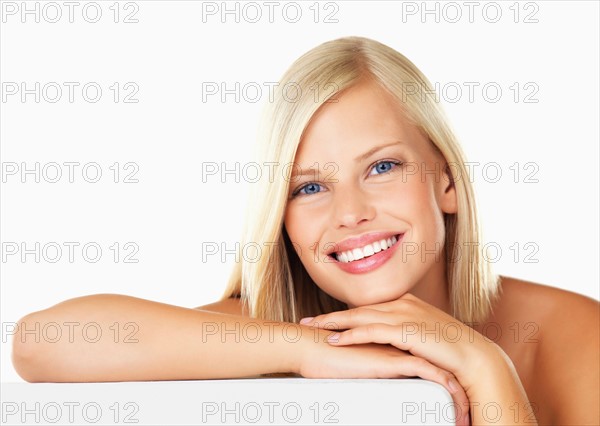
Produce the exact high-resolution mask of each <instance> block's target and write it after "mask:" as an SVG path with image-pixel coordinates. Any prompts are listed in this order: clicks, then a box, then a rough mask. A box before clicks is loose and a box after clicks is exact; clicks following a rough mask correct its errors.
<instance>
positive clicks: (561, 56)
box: [0, 1, 600, 381]
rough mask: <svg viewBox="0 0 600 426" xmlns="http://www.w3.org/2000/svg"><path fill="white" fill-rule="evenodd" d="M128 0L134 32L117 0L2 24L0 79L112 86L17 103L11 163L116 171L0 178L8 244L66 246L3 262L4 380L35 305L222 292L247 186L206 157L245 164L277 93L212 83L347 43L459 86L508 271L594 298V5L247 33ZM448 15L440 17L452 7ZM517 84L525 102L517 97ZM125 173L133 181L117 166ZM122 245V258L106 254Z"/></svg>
mask: <svg viewBox="0 0 600 426" xmlns="http://www.w3.org/2000/svg"><path fill="white" fill-rule="evenodd" d="M9 3H10V2H2V4H3V5H6V4H9ZM13 3H15V4H16V5H17V6H19V7H20V5H21V4H24V3H21V2H13ZM26 3H27V4H28V5H29V7H31V8H33V7H34V6H35V4H40V5H41V6H40V7H42V6H43V5H44V4H45V3H40V2H26ZM131 3H132V4H135V5H137V6H138V10H137V12H136V14H135V18H136V19H138V21H139V22H138V23H135V24H125V23H122V21H123V19H124V18H125V16H126V15H128V14H129V13H131V12H133V11H134V9H132V8H128V9H127V10H125V9H120V11H121V14H120V15H119V23H114V22H113V21H114V19H113V18H114V15H113V12H112V10H110V9H109V7H110V6H111V5H112V4H113V2H100V3H98V4H100V5H101V7H102V10H103V15H102V19H101V20H100V21H99V22H97V23H95V24H91V23H87V22H86V21H85V20H84V19H82V14H81V11H82V8H83V3H81V6H79V7H78V8H77V9H76V12H77V13H76V14H75V15H74V22H73V23H69V22H68V20H67V18H68V13H67V12H68V11H67V9H63V11H64V17H63V20H61V21H60V22H57V23H55V24H52V23H48V22H46V21H44V20H43V19H42V21H41V22H40V23H39V24H37V23H35V22H34V21H33V17H32V16H31V15H27V22H26V23H21V22H20V19H21V18H20V15H18V14H17V15H5V14H3V18H6V20H5V22H0V80H1V81H2V82H26V83H27V84H28V85H29V86H32V85H33V84H34V82H36V81H37V82H40V83H41V84H42V85H44V84H47V83H48V82H59V83H61V82H78V83H79V84H80V86H79V87H80V88H81V87H82V86H83V85H84V84H86V83H88V82H97V83H98V84H99V85H100V86H101V87H102V88H103V97H102V98H101V99H100V101H99V102H97V103H89V102H85V101H84V100H83V99H82V97H81V92H76V93H77V94H78V95H77V96H76V97H75V100H74V102H73V103H70V102H68V100H66V94H65V97H64V98H63V99H62V100H61V101H59V102H56V103H49V102H45V101H41V102H40V103H35V102H33V101H29V102H26V103H22V102H20V101H19V100H18V99H19V98H18V96H17V97H16V99H17V101H14V100H13V99H15V98H14V97H11V98H10V99H11V100H8V101H7V102H2V103H0V143H1V146H0V155H1V159H2V162H3V163H6V162H14V163H17V164H20V163H21V162H25V163H27V164H28V165H33V164H34V163H35V162H40V163H41V164H47V163H49V162H57V163H59V164H63V163H64V162H78V163H80V164H81V165H83V164H86V163H90V162H95V163H98V164H99V165H100V166H101V170H102V172H103V175H102V179H101V180H100V181H99V182H98V183H96V184H92V183H87V182H86V181H85V180H84V179H82V175H81V166H79V168H78V169H77V171H78V173H77V174H76V175H75V182H74V183H69V181H68V180H67V172H68V169H66V168H64V169H63V173H64V176H63V178H62V180H60V181H59V182H57V183H49V182H47V181H43V180H42V181H41V182H40V183H35V182H32V181H31V176H29V180H28V183H21V182H20V180H19V176H18V175H17V176H8V177H7V181H6V183H0V185H1V190H0V201H1V206H0V214H1V218H0V234H1V235H0V239H1V240H2V242H4V243H7V242H8V243H10V242H14V243H21V242H24V243H26V244H27V246H28V247H30V248H31V247H33V246H34V244H35V242H39V243H40V245H41V247H43V246H44V245H47V247H48V248H51V246H50V245H48V244H51V243H56V244H57V245H59V246H62V248H63V250H64V253H63V256H62V258H61V259H60V260H59V261H57V262H56V263H50V262H48V261H47V260H46V258H47V257H50V256H53V253H52V252H49V253H46V254H47V256H46V258H42V259H41V260H40V262H39V263H36V262H35V261H34V259H33V256H31V255H29V256H28V257H27V258H26V262H21V260H20V259H19V256H18V255H17V256H11V257H9V258H8V259H7V260H6V262H4V261H3V262H2V263H1V264H0V287H1V288H0V308H1V314H0V316H1V321H2V325H3V328H2V340H1V342H0V346H1V349H0V365H1V367H0V368H1V370H0V373H1V377H2V380H4V381H19V380H20V378H19V377H18V376H17V374H16V372H15V371H14V369H13V368H12V365H11V363H10V361H9V360H10V344H8V343H7V342H8V341H9V339H10V336H7V334H6V328H5V327H4V326H5V325H6V326H10V324H11V323H13V322H16V321H18V319H19V318H21V317H22V316H23V315H25V314H27V313H29V312H33V311H36V310H40V309H43V308H46V307H48V306H51V305H53V304H56V303H58V302H60V301H62V300H65V299H68V298H72V297H77V296H81V295H85V294H94V293H122V294H129V295H132V296H137V297H142V298H146V299H151V300H157V301H161V302H165V303H171V304H175V305H181V306H186V307H195V306H199V305H202V304H207V303H210V302H212V301H215V300H216V299H217V298H218V297H219V296H220V295H221V293H222V291H223V289H224V286H225V281H226V279H227V277H228V275H229V272H230V270H231V267H232V265H233V257H232V256H231V255H230V256H228V257H227V258H226V259H225V262H221V260H220V258H218V257H210V258H209V259H208V261H207V262H202V243H203V242H216V243H218V244H221V243H223V244H225V245H226V248H228V249H232V248H233V247H234V244H235V242H236V241H237V240H238V238H239V236H240V232H241V229H242V216H243V202H244V200H245V197H246V194H247V190H248V188H249V185H250V184H249V183H246V182H244V181H243V180H240V181H239V182H235V181H234V180H232V176H229V180H228V181H227V182H226V183H222V182H220V181H218V180H209V181H207V182H206V183H203V182H202V178H201V163H202V162H208V161H212V162H216V163H219V164H220V163H221V162H225V163H226V164H227V165H228V167H230V168H231V167H233V165H234V163H235V162H239V163H240V164H241V165H243V164H244V162H247V161H250V160H249V156H250V153H251V149H252V146H253V145H254V143H255V133H256V126H257V124H258V117H259V112H260V109H261V108H262V106H263V105H264V103H265V102H266V95H265V96H263V98H262V99H261V100H260V101H259V102H256V103H252V102H248V101H246V100H245V99H240V102H239V103H237V102H235V101H234V100H233V98H232V97H231V96H230V97H229V98H228V100H227V102H226V103H221V102H220V100H219V98H218V97H211V98H208V99H207V102H205V103H203V102H202V90H201V89H202V83H203V82H205V83H206V82H217V83H220V82H225V83H226V84H227V85H228V86H229V87H232V86H234V85H235V83H236V82H239V83H240V85H241V86H243V85H244V84H247V83H252V82H255V83H258V84H259V85H260V86H263V85H264V83H265V82H275V81H277V80H278V79H279V77H280V76H281V74H282V73H283V72H284V70H285V69H286V68H287V67H289V65H290V64H291V63H292V61H293V60H295V59H296V58H297V57H298V56H300V55H301V54H303V53H304V52H306V51H307V50H309V49H310V48H312V47H315V46H316V45H317V44H319V43H322V42H324V41H327V40H331V39H333V38H337V37H341V36H346V35H362V36H367V37H371V38H373V39H376V40H379V41H381V42H384V43H386V44H388V45H390V46H392V47H393V48H395V49H397V50H398V51H400V52H402V53H403V54H405V55H406V56H407V57H408V58H410V59H411V60H412V61H413V62H414V63H415V64H416V65H417V66H418V67H420V68H421V70H422V71H423V72H424V73H425V75H426V76H427V77H428V78H429V79H430V80H431V81H432V82H434V83H435V82H438V83H439V84H440V87H442V88H444V87H447V88H448V89H450V88H452V87H453V86H454V85H455V84H458V86H459V87H462V88H464V89H465V93H464V94H463V97H462V98H461V99H460V100H459V101H457V102H448V101H447V100H446V99H443V104H444V107H445V109H446V111H447V112H448V115H449V117H450V120H451V122H452V124H453V126H454V128H455V129H456V132H457V134H458V135H459V137H460V139H461V142H462V145H463V147H464V150H465V152H466V154H467V156H468V160H469V161H474V162H479V163H480V164H485V163H487V162H490V161H495V162H497V163H498V164H499V165H500V166H501V169H502V172H503V175H502V179H501V180H500V181H499V182H497V183H492V182H490V181H486V179H484V178H483V176H482V174H481V170H482V167H479V168H477V169H476V171H477V172H479V173H477V174H476V175H475V185H476V190H477V191H478V197H479V201H480V213H481V216H482V219H483V226H484V232H485V237H486V240H487V241H489V242H493V243H496V244H497V245H498V246H499V247H500V248H501V250H502V255H501V257H500V259H499V260H498V261H497V262H496V263H495V267H496V270H497V271H498V272H500V273H502V274H505V275H509V276H515V277H519V278H523V279H528V280H532V281H535V282H540V283H544V284H549V285H553V286H557V287H561V288H565V289H568V290H572V291H576V292H579V293H582V294H586V295H588V296H590V297H593V298H596V299H598V297H599V289H598V283H599V282H600V279H599V274H598V258H599V257H600V256H599V253H598V223H599V221H598V194H599V192H600V191H599V188H598V181H599V178H598V170H599V167H598V158H599V152H598V147H599V145H598V140H599V134H598V117H599V116H600V112H599V111H598V105H599V100H598V82H599V78H598V64H599V60H598V55H599V53H598V52H599V51H600V48H599V46H598V43H599V42H598V40H599V39H600V37H599V34H598V14H599V4H598V2H594V1H582V2H566V1H543V2H528V3H527V4H529V5H530V6H528V9H527V10H525V9H524V8H525V3H520V7H522V8H521V9H519V10H520V15H519V16H518V19H517V21H518V22H516V23H515V22H514V20H515V19H514V18H515V15H514V10H511V9H509V7H511V5H513V3H514V2H498V3H497V4H498V5H499V6H500V7H501V10H502V17H501V19H500V20H499V21H498V22H496V23H490V22H487V21H486V19H484V17H483V15H482V14H481V11H482V10H483V7H484V3H486V2H479V3H480V6H479V7H478V8H477V9H476V12H477V13H476V14H475V15H474V22H473V23H470V22H469V21H468V13H467V10H466V9H464V8H463V16H464V17H463V19H462V20H461V21H459V22H457V23H450V22H444V21H441V22H439V23H436V22H435V20H434V19H435V16H429V17H427V16H426V18H427V19H426V22H421V16H420V15H406V14H404V15H403V10H402V5H403V4H410V3H411V2H393V1H386V2H368V3H367V2H361V1H351V2H336V4H337V5H338V10H337V12H336V14H335V19H337V20H338V23H325V22H323V21H324V15H325V12H328V13H330V12H331V11H332V10H333V9H328V10H327V11H326V10H325V9H324V7H325V6H324V3H323V4H322V6H323V9H320V11H321V15H320V17H319V20H318V21H319V22H317V23H314V22H313V20H312V15H311V14H312V13H313V12H312V11H311V10H309V9H308V7H309V6H310V5H312V4H313V3H312V2H303V3H301V7H302V8H303V9H302V10H303V12H304V14H303V18H302V19H301V20H300V21H299V22H297V23H290V22H287V21H286V20H285V19H283V18H282V15H280V14H279V15H275V22H274V23H269V22H268V20H267V19H263V20H262V21H260V22H257V23H250V22H247V21H243V20H242V21H241V22H239V23H236V22H234V21H233V20H232V18H231V17H230V18H228V22H226V23H222V22H221V20H220V18H216V19H214V17H212V16H208V17H207V19H206V20H205V21H206V22H203V19H202V17H203V15H202V3H200V2H197V3H195V2H190V1H177V2H166V1H165V2H163V1H138V2H131ZM331 3H332V2H331ZM57 4H59V5H62V2H58V3H57ZM204 4H208V3H204ZM216 4H217V5H219V4H221V2H216ZM228 4H230V5H231V4H234V2H228ZM260 4H261V5H262V3H260ZM299 4H300V3H299ZM413 4H416V5H417V6H419V5H420V4H421V2H413ZM427 4H429V5H431V4H434V6H433V7H435V2H427ZM455 4H458V5H464V2H456V3H455ZM490 4H491V3H490ZM438 5H442V6H438V7H441V8H442V9H440V10H443V5H444V4H443V3H439V4H438ZM531 5H533V6H531ZM121 6H122V7H123V8H124V7H125V4H124V3H121ZM240 7H241V6H240ZM282 7H283V6H282ZM430 7H431V6H430ZM461 7H462V6H461ZM531 7H537V8H538V9H537V12H535V14H534V18H535V19H537V20H538V22H537V23H525V22H524V21H525V18H526V16H530V17H531V15H530V14H531V13H532V12H533V11H534V9H531ZM278 10H281V9H278ZM46 12H47V13H50V12H51V11H50V10H46ZM88 12H89V13H91V11H88ZM450 12H451V10H449V9H447V8H446V12H444V13H445V16H447V17H451V15H449V13H450ZM290 13H291V12H290ZM490 13H491V12H490ZM52 16H53V15H52ZM404 18H406V19H404ZM114 82H118V83H119V85H120V87H121V92H120V96H121V97H122V96H123V95H124V94H128V93H131V90H125V87H124V85H125V84H126V83H128V82H134V83H135V84H137V85H138V87H139V91H138V92H137V94H136V95H135V96H134V98H135V99H138V100H139V102H138V103H123V102H117V103H115V102H113V100H112V95H113V92H112V91H111V90H110V89H109V86H111V85H112V84H113V83H114ZM468 82H476V83H478V84H479V86H478V87H480V88H481V87H482V86H483V85H485V84H487V83H490V82H491V83H495V84H498V85H500V87H501V88H502V89H503V96H502V97H501V99H500V100H499V101H498V102H496V103H492V102H488V101H486V100H485V99H484V98H483V95H482V92H481V91H476V92H475V96H474V99H473V102H469V100H468V96H467V93H466V87H467V86H466V85H465V83H468ZM514 82H517V83H518V87H520V92H519V93H520V94H519V98H518V99H517V100H518V102H514V99H513V96H514V92H513V91H511V89H510V88H509V87H510V86H511V85H512V84H514ZM531 82H533V83H535V84H536V85H537V87H538V88H539V90H538V92H537V93H536V94H535V95H534V96H533V99H536V100H538V101H539V102H537V103H526V102H524V100H525V96H526V95H528V94H531V92H532V91H531V90H526V88H525V84H527V83H531ZM449 96H452V95H451V94H449ZM30 99H31V96H30ZM121 100H122V98H121ZM115 162H118V163H119V168H120V171H121V173H120V176H119V183H114V182H113V177H114V174H113V173H114V172H113V170H111V169H109V167H110V166H111V165H112V164H114V163H115ZM128 162H132V163H135V164H137V165H138V166H139V170H138V171H137V173H136V174H135V178H137V179H138V180H139V182H138V183H129V184H126V183H122V181H123V179H124V177H125V176H126V175H127V174H128V173H129V172H131V171H133V169H131V168H125V167H124V165H125V164H126V163H128ZM529 162H534V163H536V165H537V166H538V168H539V169H538V171H537V172H536V173H535V176H534V178H536V179H538V182H537V183H524V177H525V176H526V174H527V173H529V172H532V171H534V169H531V168H525V164H526V163H529ZM514 163H519V165H518V168H519V170H520V175H519V178H518V179H517V182H516V183H515V182H514V180H515V179H514V178H515V176H514V170H511V169H510V168H509V167H510V166H511V165H513V164H514ZM69 242H75V243H78V244H79V246H78V247H79V248H78V250H77V251H75V254H74V259H73V262H70V261H69V259H68V252H67V247H66V246H65V245H64V244H65V243H69ZM89 242H93V243H97V244H98V245H99V246H100V247H101V249H102V256H101V258H100V259H99V261H98V262H96V263H91V262H89V261H86V260H85V259H84V258H83V255H82V253H81V247H82V246H83V245H85V244H86V243H89ZM115 242H117V243H118V247H119V249H120V250H119V255H118V257H117V258H116V261H115V258H114V256H115V251H114V248H113V250H111V249H110V247H111V246H112V247H115V246H114V243H115ZM127 243H133V244H135V245H137V247H138V248H139V251H138V252H137V253H136V254H135V255H133V257H132V259H133V260H138V262H137V263H125V260H126V259H125V256H126V255H128V254H132V253H133V249H134V248H135V247H136V246H128V247H126V246H125V244H127ZM528 243H530V245H529V246H527V244H528ZM531 243H533V245H531ZM515 244H516V245H515ZM511 247H513V248H512V249H511ZM517 249H518V252H517ZM89 254H90V255H93V251H90V253H89ZM490 255H493V252H490ZM527 256H532V257H529V258H528V257H527ZM528 260H534V261H537V262H529V261H528Z"/></svg>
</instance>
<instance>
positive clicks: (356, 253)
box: [333, 235, 398, 263]
mask: <svg viewBox="0 0 600 426" xmlns="http://www.w3.org/2000/svg"><path fill="white" fill-rule="evenodd" d="M396 241H398V238H397V236H396V235H392V236H391V237H390V238H387V239H385V238H384V239H382V240H379V241H375V242H373V243H371V244H367V245H365V246H363V247H357V248H355V249H352V250H347V251H339V252H336V253H333V256H334V257H335V259H336V260H337V261H339V262H343V263H349V262H353V261H355V260H360V259H362V258H365V257H369V256H372V255H374V254H375V253H379V252H380V251H382V250H387V249H388V248H390V247H391V246H393V245H394V244H396Z"/></svg>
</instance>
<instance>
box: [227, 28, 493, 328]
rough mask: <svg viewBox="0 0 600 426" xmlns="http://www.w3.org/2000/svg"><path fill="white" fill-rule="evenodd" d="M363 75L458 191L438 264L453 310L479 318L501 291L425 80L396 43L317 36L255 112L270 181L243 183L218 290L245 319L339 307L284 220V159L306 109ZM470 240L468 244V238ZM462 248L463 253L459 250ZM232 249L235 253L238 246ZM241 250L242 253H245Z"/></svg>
mask: <svg viewBox="0 0 600 426" xmlns="http://www.w3.org/2000/svg"><path fill="white" fill-rule="evenodd" d="M365 78H369V79H372V80H373V81H375V82H376V83H378V84H379V85H380V86H381V87H382V88H384V89H385V90H387V91H388V92H389V93H390V94H392V96H394V97H395V98H396V99H397V100H398V102H399V104H400V106H401V107H402V109H403V111H404V112H405V114H406V117H407V118H408V119H409V120H410V121H411V122H412V123H413V124H414V125H415V126H417V127H418V128H419V130H420V131H421V132H423V134H424V135H426V136H427V137H428V138H429V140H430V142H431V143H432V144H433V146H434V147H435V149H437V150H438V151H439V152H440V153H441V155H442V156H443V157H444V159H445V160H446V163H447V164H446V169H445V171H446V172H448V175H449V176H450V182H451V183H452V184H453V185H454V187H455V190H456V196H457V206H458V208H457V213H456V214H446V216H445V227H446V239H445V244H444V250H443V253H444V262H445V265H446V275H447V277H448V285H449V295H450V305H451V309H452V314H453V316H454V317H455V318H457V319H458V320H460V321H462V322H464V323H476V322H481V321H484V320H485V319H486V318H487V317H488V315H489V314H490V312H491V308H492V304H493V301H494V299H495V298H496V297H497V296H498V295H499V293H500V291H501V287H500V278H499V277H498V276H496V275H494V274H493V273H492V272H491V267H490V264H489V262H487V261H486V260H485V258H484V257H483V253H482V250H481V229H480V224H479V221H478V217H477V210H476V205H475V194H474V191H473V187H472V185H471V182H470V180H469V179H467V178H466V177H467V176H468V173H467V170H466V168H465V156H464V154H463V152H462V150H461V148H460V146H459V144H458V141H457V139H456V137H455V136H454V134H453V132H452V130H451V128H450V126H449V124H448V121H447V119H446V117H445V114H444V112H443V110H442V108H441V106H440V105H439V104H438V102H437V101H436V100H435V95H434V94H435V90H434V89H433V87H432V85H431V83H430V82H429V80H427V78H426V77H425V76H424V75H423V74H422V73H421V72H420V71H419V69H418V68H417V67H416V66H415V65H414V64H413V63H412V62H411V61H409V60H408V59H407V58H406V57H404V56H403V55H402V54H400V53H399V52H397V51H395V50H394V49H392V48H390V47H388V46H386V45H384V44H382V43H379V42H377V41H374V40H371V39H368V38H364V37H344V38H339V39H336V40H332V41H328V42H326V43H323V44H321V45H319V46H317V47H315V48H314V49H312V50H310V51H308V52H307V53H305V54H304V55H302V56H301V57H300V58H299V59H297V60H296V61H295V62H294V63H293V64H292V66H291V67H290V68H289V69H288V70H287V71H286V73H285V74H284V75H283V77H282V78H281V80H280V81H279V84H278V86H277V87H276V89H275V91H274V96H273V98H272V102H270V103H269V104H267V106H266V107H265V110H264V112H263V118H262V121H261V126H260V128H259V139H258V145H257V150H258V151H257V156H258V158H257V162H258V164H274V165H275V167H274V173H273V175H272V178H273V179H260V180H259V181H258V182H257V183H253V184H252V186H251V188H250V196H249V205H248V208H247V210H246V217H245V225H244V231H243V235H242V241H241V245H240V247H257V251H256V253H259V254H260V255H259V256H248V251H247V250H244V251H243V252H241V253H238V254H239V255H240V259H241V262H238V263H236V264H235V266H234V268H233V271H232V274H231V276H230V279H229V282H228V283H227V288H226V290H225V292H224V294H223V296H222V298H221V300H225V299H228V298H231V297H240V299H241V302H242V305H243V307H244V311H246V310H247V311H248V314H249V315H250V317H252V318H261V319H267V320H272V321H281V322H294V323H296V322H298V321H299V320H300V318H302V317H306V316H315V315H318V314H322V313H329V312H332V311H336V310H344V309H347V308H348V306H347V305H346V304H345V303H343V302H341V301H339V300H336V299H335V298H333V297H331V296H329V295H328V294H327V293H325V292H324V291H322V290H321V289H320V288H319V287H318V286H317V285H316V284H315V282H314V281H313V280H312V279H311V277H310V276H309V275H308V273H307V272H306V269H305V268H304V266H303V265H302V263H301V262H300V259H299V257H298V255H297V254H296V252H295V250H294V248H293V246H292V243H291V241H290V239H289V236H288V235H287V232H286V231H285V227H284V226H283V218H284V214H285V208H286V202H287V196H288V190H289V182H290V174H291V173H290V172H291V167H290V165H291V164H292V163H293V162H294V158H295V155H296V151H297V149H298V145H299V144H300V141H301V139H302V136H303V132H304V131H305V129H306V127H307V126H308V124H309V122H310V119H311V117H312V116H313V115H314V114H315V112H316V111H317V110H318V109H319V107H321V106H322V105H323V104H324V103H325V102H327V101H328V100H329V99H330V98H331V97H332V96H334V95H336V94H339V93H340V92H342V91H343V90H346V89H348V88H350V87H352V86H353V85H355V84H357V83H358V82H359V81H360V80H362V79H365ZM473 243H476V244H473ZM473 245H475V249H470V250H469V251H468V256H465V249H467V248H472V246H473ZM240 251H242V250H241V249H240ZM243 254H245V255H246V256H248V259H244V256H243Z"/></svg>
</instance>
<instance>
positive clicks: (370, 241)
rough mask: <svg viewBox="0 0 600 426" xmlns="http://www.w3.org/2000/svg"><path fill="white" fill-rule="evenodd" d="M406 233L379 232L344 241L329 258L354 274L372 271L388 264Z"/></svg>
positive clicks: (331, 251)
mask: <svg viewBox="0 0 600 426" xmlns="http://www.w3.org/2000/svg"><path fill="white" fill-rule="evenodd" d="M403 236H404V233H401V234H394V233H391V232H387V233H385V232H377V233H371V234H367V235H363V236H361V237H357V238H350V239H347V240H344V241H342V242H340V243H338V244H337V245H336V247H335V248H338V249H339V250H338V251H334V250H330V251H329V253H328V256H329V257H330V258H331V259H332V260H333V263H335V264H336V265H337V266H338V267H339V268H340V269H342V270H343V271H345V272H349V273H352V274H360V273H365V272H369V271H372V270H374V269H376V268H378V267H379V266H381V265H383V264H384V263H385V262H387V261H388V260H389V259H390V258H391V257H392V255H393V254H394V252H395V251H396V248H397V247H398V246H399V245H400V244H399V242H400V241H401V240H402V237H403Z"/></svg>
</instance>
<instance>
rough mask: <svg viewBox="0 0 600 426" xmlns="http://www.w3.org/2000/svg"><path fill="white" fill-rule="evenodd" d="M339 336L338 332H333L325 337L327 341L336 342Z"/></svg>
mask: <svg viewBox="0 0 600 426" xmlns="http://www.w3.org/2000/svg"><path fill="white" fill-rule="evenodd" d="M339 338H340V333H333V334H332V335H331V336H329V337H328V338H327V341H328V342H333V343H337V341H338V340H339Z"/></svg>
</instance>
